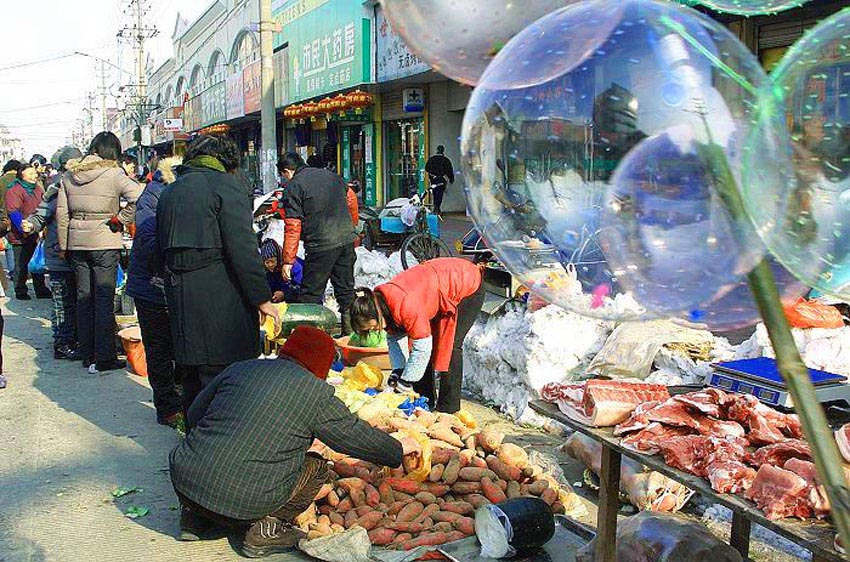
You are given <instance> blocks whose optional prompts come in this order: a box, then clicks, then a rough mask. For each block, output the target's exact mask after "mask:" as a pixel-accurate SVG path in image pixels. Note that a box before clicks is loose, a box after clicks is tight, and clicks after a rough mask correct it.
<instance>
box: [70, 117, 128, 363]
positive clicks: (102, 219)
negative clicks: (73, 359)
mask: <svg viewBox="0 0 850 562" xmlns="http://www.w3.org/2000/svg"><path fill="white" fill-rule="evenodd" d="M119 158H121V141H119V140H118V137H116V136H115V135H114V134H113V133H110V132H106V131H104V132H102V133H98V134H97V135H96V136H95V137H94V139H92V141H91V144H90V145H89V150H88V154H87V155H86V156H85V158H83V159H82V160H76V161H71V162H69V163H68V171H67V172H65V175H63V176H62V179H61V186H60V189H59V201H58V203H57V206H56V221H57V226H58V229H59V246H60V249H61V250H62V252H70V253H71V263H72V264H73V265H74V271H75V273H76V276H77V336H78V338H79V340H80V353H81V355H82V357H83V366H85V367H86V368H88V369H89V372H105V371H113V370H117V369H123V368H124V367H125V366H126V364H127V363H126V362H125V361H119V360H118V352H117V349H116V346H115V284H116V281H117V274H118V259H119V258H120V255H121V250H122V249H123V248H124V240H123V235H122V233H123V232H124V229H125V228H126V227H127V226H128V225H130V224H132V223H133V220H134V219H135V216H136V200H137V199H138V198H139V195H141V193H142V187H141V186H140V185H139V184H138V183H136V182H135V181H133V180H132V179H130V178H129V177H127V174H126V173H124V170H122V169H121V166H120V165H119V164H118V160H119ZM122 199H123V200H124V201H126V202H127V205H126V206H125V207H123V208H122V207H121V200H122Z"/></svg>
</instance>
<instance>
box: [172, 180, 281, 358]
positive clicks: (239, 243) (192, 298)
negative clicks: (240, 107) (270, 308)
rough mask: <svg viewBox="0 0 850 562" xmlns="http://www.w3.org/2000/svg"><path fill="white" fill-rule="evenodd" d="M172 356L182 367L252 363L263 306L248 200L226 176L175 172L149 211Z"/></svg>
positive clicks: (265, 292)
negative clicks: (162, 270) (161, 265)
mask: <svg viewBox="0 0 850 562" xmlns="http://www.w3.org/2000/svg"><path fill="white" fill-rule="evenodd" d="M156 214H157V240H158V243H159V246H160V249H161V250H162V251H163V252H164V254H165V265H166V276H165V294H166V300H167V302H168V308H169V311H170V313H171V329H172V333H173V335H174V347H175V349H174V354H175V358H176V360H177V363H180V364H183V365H228V364H230V363H235V362H236V361H243V360H246V359H253V358H256V357H257V356H258V355H259V354H260V351H261V348H260V321H259V314H258V312H257V306H258V305H260V304H262V303H264V302H267V301H269V300H271V293H270V291H269V287H268V285H267V284H266V275H265V269H264V268H263V264H262V261H261V260H260V254H259V251H258V248H257V237H256V235H255V234H254V231H253V228H252V224H253V217H252V212H251V201H250V199H249V198H248V194H247V193H246V192H245V190H244V189H242V188H241V187H240V186H239V184H238V183H237V181H236V178H235V177H234V176H232V175H230V174H225V173H221V172H217V171H214V170H210V169H207V168H196V167H185V166H184V167H182V168H180V169H178V178H177V181H175V182H174V183H172V184H170V185H169V186H168V187H167V188H166V189H165V191H164V192H163V193H162V195H161V197H160V200H159V204H158V205H157V213H156Z"/></svg>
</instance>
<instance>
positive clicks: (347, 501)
mask: <svg viewBox="0 0 850 562" xmlns="http://www.w3.org/2000/svg"><path fill="white" fill-rule="evenodd" d="M351 509H354V501H353V500H352V499H351V498H350V497H347V498H343V499H342V500H340V502H339V505H338V506H336V511H337V513H346V512H348V511H349V510H351Z"/></svg>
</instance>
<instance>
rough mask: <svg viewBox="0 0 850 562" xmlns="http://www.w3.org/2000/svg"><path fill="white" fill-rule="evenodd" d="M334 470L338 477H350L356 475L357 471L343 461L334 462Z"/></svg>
mask: <svg viewBox="0 0 850 562" xmlns="http://www.w3.org/2000/svg"><path fill="white" fill-rule="evenodd" d="M334 472H336V473H337V474H338V475H339V477H340V478H352V477H354V476H357V472H356V471H355V470H354V467H353V466H351V465H350V464H346V463H344V462H336V463H334Z"/></svg>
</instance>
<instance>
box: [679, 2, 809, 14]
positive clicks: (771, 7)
mask: <svg viewBox="0 0 850 562" xmlns="http://www.w3.org/2000/svg"><path fill="white" fill-rule="evenodd" d="M806 2H808V0H697V1H696V2H693V3H696V4H702V5H703V6H706V7H708V8H711V9H712V10H716V11H718V12H728V13H730V14H741V15H744V16H755V15H759V14H775V13H777V12H781V11H783V10H790V9H791V8H796V7H798V6H802V5H803V4H805V3H806ZM689 3H691V2H689Z"/></svg>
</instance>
